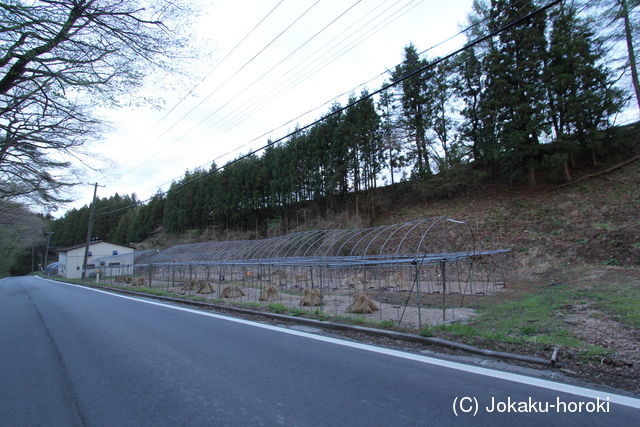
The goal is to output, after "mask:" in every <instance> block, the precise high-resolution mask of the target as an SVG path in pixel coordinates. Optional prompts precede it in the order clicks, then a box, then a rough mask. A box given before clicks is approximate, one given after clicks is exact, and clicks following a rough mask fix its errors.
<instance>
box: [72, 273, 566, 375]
mask: <svg viewBox="0 0 640 427" xmlns="http://www.w3.org/2000/svg"><path fill="white" fill-rule="evenodd" d="M64 283H68V282H64ZM78 285H80V286H86V287H90V288H96V289H100V290H105V291H110V292H119V293H123V294H129V295H135V296H138V297H145V298H152V299H156V300H160V301H167V302H173V303H178V304H186V305H192V306H196V307H200V308H210V309H215V310H222V311H230V312H235V313H239V314H246V315H252V316H263V317H267V318H270V319H274V320H280V321H286V322H293V323H297V324H299V325H305V326H313V327H316V328H320V329H326V330H340V331H348V332H358V333H362V334H366V335H370V336H374V337H383V338H392V339H397V340H402V341H408V342H414V343H419V344H426V345H434V346H440V347H446V348H449V349H453V350H461V351H465V352H467V353H472V354H477V355H482V356H487V357H495V358H499V359H510V360H517V361H520V362H526V363H533V364H537V365H543V366H547V367H550V368H562V367H563V365H562V364H561V363H557V362H555V360H554V357H552V358H551V359H549V360H547V359H543V358H540V357H533V356H525V355H521V354H515V353H506V352H502V351H493V350H485V349H481V348H478V347H474V346H471V345H467V344H462V343H458V342H455V341H449V340H445V339H442V338H436V337H423V336H420V335H415V334H408V333H405V332H396V331H389V330H386V329H376V328H367V327H364V326H356V325H348V324H344V323H336V322H327V321H324V320H315V319H307V318H304V317H297V316H287V315H284V314H277V313H269V312H263V311H256V310H250V309H248V308H240V307H233V306H227V305H219V304H211V303H206V302H202V301H193V300H189V299H182V298H174V297H167V296H162V295H152V294H146V293H143V292H136V291H129V290H125V289H119V288H111V287H109V286H101V285H97V284H90V283H78ZM556 355H557V352H555V351H554V356H556Z"/></svg>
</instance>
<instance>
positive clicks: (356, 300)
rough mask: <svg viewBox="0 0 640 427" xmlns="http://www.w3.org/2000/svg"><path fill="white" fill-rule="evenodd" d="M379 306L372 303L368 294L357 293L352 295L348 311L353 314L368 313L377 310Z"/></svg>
mask: <svg viewBox="0 0 640 427" xmlns="http://www.w3.org/2000/svg"><path fill="white" fill-rule="evenodd" d="M378 310H380V308H379V307H378V306H377V305H376V303H374V302H373V301H372V300H371V298H370V297H369V295H368V294H366V293H359V294H355V295H354V296H353V304H351V306H350V307H349V309H348V311H349V312H351V313H355V314H370V313H373V312H374V311H378Z"/></svg>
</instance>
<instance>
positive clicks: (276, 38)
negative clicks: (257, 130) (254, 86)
mask: <svg viewBox="0 0 640 427" xmlns="http://www.w3.org/2000/svg"><path fill="white" fill-rule="evenodd" d="M318 3H320V0H317V1H316V2H315V3H314V4H313V5H311V7H309V8H308V9H307V10H305V11H304V12H303V13H302V14H301V15H300V16H299V17H298V18H296V19H295V20H294V21H293V22H292V23H291V24H289V26H288V27H287V28H285V29H284V30H283V31H282V32H281V33H280V34H278V35H277V36H276V37H275V38H274V39H272V40H271V41H270V42H269V43H267V44H266V45H265V46H264V47H263V48H262V49H261V50H260V51H259V52H258V53H256V54H255V55H254V56H253V57H252V58H251V59H250V60H249V61H247V62H246V63H245V64H244V65H243V66H242V67H240V69H238V70H237V71H236V72H235V73H234V74H233V75H231V77H229V78H228V79H227V80H225V81H224V82H223V83H221V84H220V85H219V86H218V87H217V88H216V89H215V90H213V91H212V92H211V93H209V94H208V95H207V96H206V97H205V98H204V99H203V100H202V101H200V102H199V103H198V105H196V106H195V107H193V108H192V109H191V110H189V112H187V113H186V114H185V115H184V116H182V118H180V119H179V120H178V122H176V123H175V124H174V125H173V126H171V128H173V127H174V126H176V125H177V124H178V123H179V122H181V121H182V120H184V119H185V118H186V117H187V116H188V115H189V114H191V113H192V112H193V111H194V110H195V109H196V108H198V107H199V106H200V105H202V104H203V103H204V102H205V101H206V100H208V99H209V98H210V97H211V96H213V95H214V94H215V93H216V92H217V91H218V90H220V88H222V87H224V86H225V85H226V84H227V83H228V82H229V81H230V80H232V79H233V78H235V77H236V76H237V75H238V74H239V73H240V71H242V70H243V69H244V68H245V67H246V66H248V65H249V64H250V63H251V62H253V60H255V59H256V58H257V57H258V56H260V54H262V52H264V51H265V50H266V49H267V48H268V47H269V46H271V45H272V44H273V43H274V42H275V41H276V40H278V39H279V38H280V37H281V36H282V35H283V34H284V33H286V32H287V31H288V30H289V29H290V28H291V27H293V26H294V25H295V24H296V23H297V22H298V21H299V20H300V19H302V17H303V16H305V15H306V14H307V13H308V12H309V11H310V10H311V9H313V8H314V7H315V6H316V5H317V4H318ZM225 105H226V104H225ZM201 123H202V122H200V123H198V124H197V125H196V126H194V127H193V128H192V129H191V130H193V129H194V128H195V127H197V126H200V124H201ZM191 130H189V131H188V132H186V133H185V134H183V135H182V136H181V137H180V138H178V139H176V140H174V141H173V142H172V143H171V144H169V145H174V144H176V143H177V142H178V141H180V140H181V139H182V138H184V137H185V136H186V135H187V134H188V133H189V132H191ZM166 132H168V130H167V131H165V132H163V133H162V134H161V135H160V136H158V138H156V139H155V140H154V141H157V140H158V139H159V138H160V137H161V136H162V135H164V134H165V133H166ZM158 154H159V153H156V154H154V155H152V156H151V157H148V158H147V159H146V160H144V161H143V162H142V163H140V164H139V165H138V166H137V167H140V166H142V165H144V164H145V163H148V162H149V161H151V160H152V159H154V158H155V157H156V156H157V155H158Z"/></svg>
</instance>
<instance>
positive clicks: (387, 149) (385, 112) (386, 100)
mask: <svg viewBox="0 0 640 427" xmlns="http://www.w3.org/2000/svg"><path fill="white" fill-rule="evenodd" d="M387 85H388V83H386V82H385V83H384V85H383V87H384V86H387ZM377 108H378V111H379V112H380V113H379V114H380V130H381V144H382V146H381V155H380V157H381V158H382V159H383V160H384V161H386V162H387V167H388V168H389V175H390V178H391V185H392V187H394V184H395V174H396V171H398V170H399V169H400V168H402V167H404V166H406V163H405V157H404V153H403V150H402V142H401V135H400V124H399V123H400V117H398V114H397V111H396V99H395V92H394V91H393V90H391V89H387V90H385V91H383V92H382V93H381V94H380V99H379V100H378V104H377ZM394 191H395V190H394Z"/></svg>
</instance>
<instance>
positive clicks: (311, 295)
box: [300, 288, 322, 307]
mask: <svg viewBox="0 0 640 427" xmlns="http://www.w3.org/2000/svg"><path fill="white" fill-rule="evenodd" d="M300 305H301V306H306V307H315V306H318V305H322V297H321V296H320V291H319V290H318V289H311V288H306V289H305V290H304V295H303V296H302V299H301V300H300Z"/></svg>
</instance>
